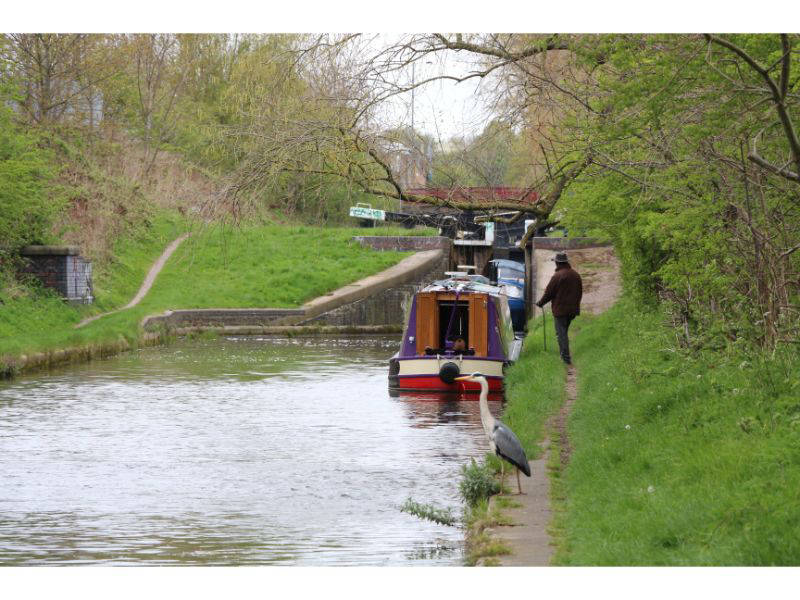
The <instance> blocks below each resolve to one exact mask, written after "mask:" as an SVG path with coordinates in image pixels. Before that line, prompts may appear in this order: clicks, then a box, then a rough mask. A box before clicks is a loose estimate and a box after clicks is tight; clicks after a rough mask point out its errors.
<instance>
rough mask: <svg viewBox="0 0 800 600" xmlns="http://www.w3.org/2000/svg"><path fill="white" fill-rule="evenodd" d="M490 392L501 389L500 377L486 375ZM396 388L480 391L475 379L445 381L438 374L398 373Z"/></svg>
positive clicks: (501, 379)
mask: <svg viewBox="0 0 800 600" xmlns="http://www.w3.org/2000/svg"><path fill="white" fill-rule="evenodd" d="M486 380H487V382H488V383H489V391H490V392H502V391H503V378H502V377H487V378H486ZM395 389H398V390H438V391H443V392H475V393H478V392H480V391H481V385H480V384H479V383H478V382H476V381H456V382H454V383H445V382H444V381H442V380H441V378H440V377H439V375H400V376H399V377H398V378H397V388H395Z"/></svg>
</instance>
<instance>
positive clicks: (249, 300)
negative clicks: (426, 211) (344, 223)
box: [0, 215, 429, 364]
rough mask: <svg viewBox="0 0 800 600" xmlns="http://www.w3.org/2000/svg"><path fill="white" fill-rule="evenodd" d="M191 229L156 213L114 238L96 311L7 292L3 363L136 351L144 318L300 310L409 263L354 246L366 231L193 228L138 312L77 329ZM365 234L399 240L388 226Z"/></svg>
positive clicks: (22, 291)
mask: <svg viewBox="0 0 800 600" xmlns="http://www.w3.org/2000/svg"><path fill="white" fill-rule="evenodd" d="M188 229H190V225H189V224H188V223H187V222H186V221H185V220H183V219H180V218H178V217H167V216H163V215H162V216H161V217H159V219H158V220H157V221H156V222H155V223H154V224H153V226H152V227H151V228H149V229H148V230H145V231H142V232H140V234H139V235H138V236H137V237H133V238H130V239H126V240H120V241H119V242H118V244H117V246H116V248H115V258H114V260H113V261H112V262H110V263H108V264H107V265H104V266H101V268H99V269H97V273H96V276H95V282H96V283H95V291H96V296H97V304H96V305H95V306H91V307H82V306H81V307H75V306H69V305H66V304H64V303H63V301H61V300H60V299H59V298H57V297H56V296H55V295H53V294H51V293H49V292H46V291H43V290H34V289H31V288H27V287H24V286H15V287H14V288H13V289H12V288H9V287H6V288H5V290H4V291H3V292H2V297H0V300H2V302H3V304H2V310H0V356H2V357H4V358H3V361H4V362H5V363H7V364H8V363H12V362H13V359H14V357H16V356H19V355H21V354H27V353H31V352H41V351H49V350H54V349H59V348H65V347H72V346H83V345H87V344H98V343H105V342H109V341H114V340H118V339H119V338H120V337H124V338H125V339H126V340H128V342H130V343H135V342H136V341H137V339H138V336H139V322H140V321H141V319H142V318H143V317H144V316H146V315H149V314H154V313H160V312H163V311H165V310H169V309H176V308H209V307H223V308H248V307H292V306H299V305H301V304H302V303H303V302H305V301H307V300H310V299H312V298H314V297H316V296H319V295H321V294H324V293H327V292H329V291H331V290H333V289H336V288H338V287H340V286H343V285H346V284H347V283H350V282H351V281H354V280H357V279H359V278H361V277H365V276H367V275H370V274H372V273H376V272H378V271H381V270H383V269H385V268H387V267H389V266H391V265H393V264H396V263H397V262H398V261H400V260H401V259H402V258H403V257H405V256H408V255H409V253H398V252H377V251H373V250H370V249H365V248H362V247H361V246H360V245H358V244H353V243H351V242H350V238H351V237H352V236H353V235H358V234H362V233H363V230H362V229H357V228H316V227H302V226H295V227H283V226H247V227H241V228H231V227H220V226H202V227H194V228H193V229H194V231H193V232H192V236H191V237H190V238H189V239H188V240H187V241H186V242H184V244H183V245H182V246H181V247H180V248H179V249H178V250H177V251H176V252H175V253H174V254H173V256H172V257H171V258H170V260H169V262H168V263H167V265H166V266H165V268H164V270H163V271H162V272H161V275H160V276H159V278H158V279H157V280H156V283H155V285H154V286H153V288H152V289H151V290H150V293H149V294H148V295H147V296H146V297H145V299H144V300H143V301H142V302H141V303H140V304H139V305H138V306H136V307H134V308H132V309H129V310H126V311H123V312H120V313H116V314H112V315H108V316H106V317H103V318H101V319H99V320H97V321H95V322H93V323H90V324H89V325H87V326H86V327H83V328H81V329H77V330H76V329H75V328H74V326H75V324H76V323H77V322H78V321H80V320H81V319H82V318H83V317H85V316H88V315H90V314H94V313H97V312H101V311H107V310H111V309H114V308H117V307H119V306H122V305H124V304H125V303H127V302H128V301H129V300H130V299H131V297H132V296H133V295H134V294H135V292H136V290H137V289H138V287H139V285H140V284H141V282H142V280H143V278H144V275H145V274H146V272H147V270H148V269H149V267H150V265H151V264H152V262H153V261H154V260H155V259H156V258H157V257H158V256H159V255H160V254H161V252H162V251H163V250H164V248H165V247H166V245H167V244H168V243H169V242H170V241H171V240H172V239H174V238H175V237H177V236H178V235H179V234H180V233H182V232H183V231H186V230H188ZM371 231H376V232H377V231H380V232H381V233H383V234H387V235H390V234H394V235H398V234H400V231H399V230H393V229H389V228H381V229H379V230H371ZM402 231H403V233H404V234H405V233H407V232H406V231H405V230H402ZM417 233H421V234H426V233H429V232H428V231H419V232H417Z"/></svg>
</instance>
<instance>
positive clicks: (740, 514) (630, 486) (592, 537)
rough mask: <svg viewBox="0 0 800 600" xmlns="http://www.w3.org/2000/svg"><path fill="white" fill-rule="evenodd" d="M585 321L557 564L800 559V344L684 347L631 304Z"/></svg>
mask: <svg viewBox="0 0 800 600" xmlns="http://www.w3.org/2000/svg"><path fill="white" fill-rule="evenodd" d="M574 327H575V339H574V342H573V347H574V355H575V358H576V363H577V365H578V372H579V377H578V400H577V402H576V403H575V406H574V409H573V412H572V415H571V418H570V421H569V436H570V441H571V444H572V447H573V449H574V450H573V454H572V456H571V460H570V463H569V466H568V467H567V470H566V473H565V474H563V491H564V493H565V495H566V500H565V501H564V503H563V506H562V507H561V508H563V509H565V512H563V513H562V516H561V518H560V519H559V523H558V525H559V529H560V531H561V535H562V539H561V540H560V542H561V547H560V550H559V553H558V555H557V556H556V560H557V562H560V563H562V564H570V565H797V564H800V512H798V510H797V506H798V501H800V387H798V381H800V379H798V377H797V373H798V372H800V360H798V355H797V353H796V352H793V353H789V352H788V351H782V352H779V353H777V354H776V355H775V356H774V357H772V356H768V357H765V356H762V355H760V354H758V353H748V352H746V351H745V350H744V349H729V350H726V351H716V352H705V353H699V354H696V355H691V356H690V355H687V354H685V353H681V352H677V351H676V350H675V348H674V344H675V337H674V335H673V334H672V333H671V330H669V329H668V328H666V327H664V326H663V325H662V318H661V316H660V315H659V314H657V313H642V312H640V311H638V310H636V309H635V308H634V306H633V304H632V303H631V302H630V301H626V300H623V301H621V302H620V303H618V304H617V305H616V306H615V307H614V308H612V309H611V310H610V311H608V312H607V313H605V314H604V315H602V316H600V317H597V318H594V319H591V318H584V317H581V318H580V319H579V320H577V321H576V322H575V325H574Z"/></svg>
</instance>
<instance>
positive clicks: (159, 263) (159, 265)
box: [75, 233, 189, 329]
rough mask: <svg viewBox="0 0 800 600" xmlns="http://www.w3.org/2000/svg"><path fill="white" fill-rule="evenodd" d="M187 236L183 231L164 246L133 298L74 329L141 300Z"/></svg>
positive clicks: (84, 321) (90, 318) (82, 322)
mask: <svg viewBox="0 0 800 600" xmlns="http://www.w3.org/2000/svg"><path fill="white" fill-rule="evenodd" d="M187 237H189V234H188V233H184V234H183V235H181V236H180V237H178V238H177V239H175V240H173V241H172V242H171V243H170V245H169V246H167V247H166V249H165V250H164V252H162V253H161V256H159V257H158V259H157V260H156V262H154V263H153V266H152V267H150V270H149V271H148V272H147V276H146V277H145V278H144V281H143V282H142V285H141V287H139V291H138V292H136V295H135V296H134V297H133V300H131V301H130V302H128V303H127V304H126V305H125V306H123V307H122V308H118V309H116V310H111V311H109V312H104V313H100V314H99V315H94V316H92V317H88V318H86V319H84V320H83V321H81V322H80V323H78V324H77V325H75V329H78V328H80V327H83V326H84V325H87V324H89V323H91V322H92V321H96V320H97V319H100V318H101V317H105V316H107V315H112V314H114V313H118V312H120V311H123V310H127V309H129V308H133V307H134V306H136V305H137V304H139V302H141V301H142V299H143V298H144V297H145V296H146V295H147V292H149V291H150V288H151V287H153V283H154V282H155V280H156V277H158V274H159V273H160V272H161V269H163V268H164V265H165V264H167V261H168V260H169V257H170V256H172V253H173V252H175V250H176V249H177V248H178V246H180V245H181V243H182V242H183V240H185V239H186V238H187Z"/></svg>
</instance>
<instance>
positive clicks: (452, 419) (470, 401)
mask: <svg viewBox="0 0 800 600" xmlns="http://www.w3.org/2000/svg"><path fill="white" fill-rule="evenodd" d="M389 396H390V397H392V398H394V399H395V400H398V401H400V403H402V405H403V406H404V407H405V409H406V410H407V411H408V417H409V419H410V420H411V421H412V425H411V426H412V427H414V428H423V429H424V428H429V427H438V426H441V425H448V426H450V427H452V426H453V425H454V424H455V425H456V426H457V425H459V424H463V425H465V426H469V427H471V428H474V427H475V426H476V425H477V426H478V427H482V425H481V415H480V409H479V406H478V403H477V402H475V395H474V394H471V393H469V392H455V393H454V392H427V391H426V392H420V391H406V390H398V389H390V390H389ZM488 400H489V410H490V411H491V413H492V414H493V415H494V416H495V417H497V418H499V417H500V415H501V413H502V412H503V400H504V396H503V393H502V392H492V393H490V394H489V398H488Z"/></svg>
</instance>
